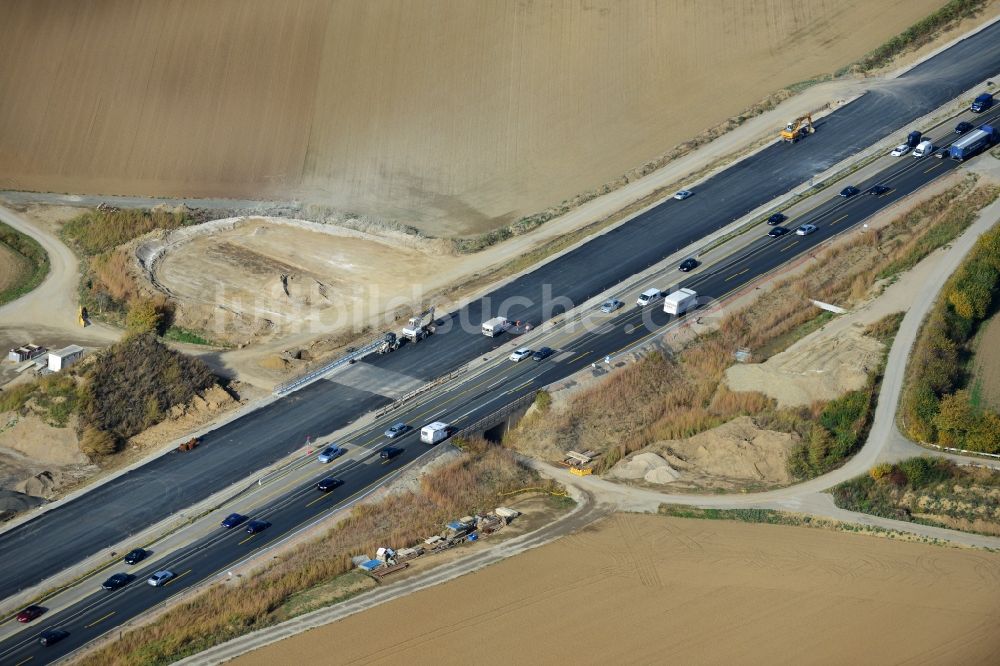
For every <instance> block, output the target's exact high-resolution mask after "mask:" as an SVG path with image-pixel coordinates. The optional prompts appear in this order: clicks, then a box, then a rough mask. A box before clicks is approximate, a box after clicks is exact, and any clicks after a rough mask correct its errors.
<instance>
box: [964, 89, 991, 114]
mask: <svg viewBox="0 0 1000 666" xmlns="http://www.w3.org/2000/svg"><path fill="white" fill-rule="evenodd" d="M991 106H993V95H992V94H991V93H983V94H982V95H980V96H979V97H977V98H976V99H974V100H973V101H972V106H970V107H969V111H972V112H973V113H982V112H983V111H986V110H987V109H989V108H990V107H991Z"/></svg>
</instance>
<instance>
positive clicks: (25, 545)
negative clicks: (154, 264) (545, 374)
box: [0, 24, 1000, 597]
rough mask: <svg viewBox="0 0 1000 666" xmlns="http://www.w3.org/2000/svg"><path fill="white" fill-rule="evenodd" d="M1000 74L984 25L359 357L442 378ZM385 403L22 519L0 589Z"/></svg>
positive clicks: (169, 461)
mask: <svg viewBox="0 0 1000 666" xmlns="http://www.w3.org/2000/svg"><path fill="white" fill-rule="evenodd" d="M998 71H1000V24H994V25H993V26H991V27H989V28H987V29H985V30H983V31H981V32H979V33H978V34H976V35H974V36H972V37H970V38H968V39H966V40H964V41H962V42H959V43H958V44H956V45H955V46H953V47H952V48H950V49H948V50H946V51H944V52H942V53H940V54H938V55H937V56H935V57H934V58H931V59H929V60H927V61H925V62H924V63H922V64H920V65H918V66H917V67H915V68H913V69H912V70H910V71H909V72H907V73H906V74H905V75H904V76H902V77H900V78H899V79H896V80H894V81H892V82H890V83H888V84H887V85H886V86H884V87H882V88H879V89H878V90H876V91H872V92H869V93H867V94H866V95H864V96H863V97H861V98H860V99H858V100H856V101H854V102H852V103H850V104H848V105H845V106H844V107H842V108H840V109H838V110H837V111H835V112H833V113H831V114H830V115H829V116H827V117H826V118H824V119H822V121H820V122H819V123H818V124H817V127H818V129H817V132H816V134H814V135H812V136H810V137H809V138H808V139H807V140H804V141H801V142H799V143H798V144H795V145H784V144H778V143H776V144H775V145H774V146H772V147H770V148H767V149H765V150H763V151H761V152H759V153H757V154H755V155H753V156H752V157H750V158H748V159H746V160H743V161H741V162H739V163H737V164H735V165H733V166H732V167H731V168H729V169H727V170H725V171H723V172H721V173H719V174H718V175H716V176H714V177H712V178H711V179H709V180H707V181H705V182H704V183H702V184H701V185H699V186H698V187H697V188H696V194H695V195H694V196H693V197H691V198H690V199H688V200H686V201H674V200H667V201H666V202H664V203H663V204H661V205H659V206H657V207H655V208H654V209H652V210H649V211H647V212H645V213H643V214H641V215H639V216H637V217H636V218H634V219H633V220H630V221H629V222H627V223H625V224H623V225H621V226H619V227H617V228H615V229H614V230H612V231H609V232H608V233H605V234H603V235H601V236H599V237H597V238H595V239H593V240H591V241H590V242H588V243H586V244H584V245H582V246H580V247H579V248H577V249H575V250H573V251H572V252H569V253H567V254H565V255H563V256H561V257H559V258H558V259H556V260H553V261H551V262H549V263H547V264H544V265H542V266H540V267H538V268H537V269H536V270H534V271H532V272H530V273H528V274H526V275H524V276H522V277H520V278H518V279H516V280H514V281H512V282H510V283H508V284H506V285H503V286H502V287H500V288H498V289H497V290H495V291H494V292H492V293H491V294H489V295H488V296H486V297H484V298H483V299H482V300H477V301H475V302H473V303H471V304H469V305H468V306H467V307H466V308H463V309H462V310H461V311H460V312H458V313H453V314H452V316H450V317H449V321H451V322H459V321H461V322H465V323H466V324H467V326H465V327H461V326H453V327H452V328H451V330H450V331H441V332H439V334H437V335H435V336H432V337H431V338H430V339H428V340H426V341H424V342H422V343H420V344H419V345H415V346H410V347H407V348H404V349H401V350H400V351H398V352H395V353H393V354H389V355H387V356H384V357H379V358H374V359H372V360H370V361H369V363H370V364H371V365H373V366H376V367H378V368H379V369H381V370H382V371H389V372H397V373H401V374H402V375H405V376H407V377H413V378H416V379H420V380H431V379H434V378H436V377H439V376H442V375H445V374H447V373H448V372H449V371H451V370H452V369H454V368H457V367H459V366H461V365H462V364H464V363H466V362H467V361H468V360H470V359H472V358H475V357H477V356H480V355H483V354H486V353H488V352H490V351H491V350H492V349H493V348H494V347H495V346H497V345H499V344H501V343H502V342H505V340H503V339H500V340H491V339H489V338H485V337H483V336H481V335H479V334H478V332H477V328H478V326H479V323H480V322H482V321H483V320H484V319H487V318H488V316H487V315H493V314H496V313H498V312H500V313H501V314H507V315H509V316H510V317H511V318H515V319H523V320H527V321H531V322H533V323H536V324H537V323H540V322H542V321H545V320H547V319H549V318H550V317H552V316H554V315H555V314H558V313H559V312H561V311H562V310H563V309H566V308H568V307H571V305H572V304H574V303H582V302H584V301H586V300H587V299H588V298H590V297H592V296H593V295H596V294H599V293H601V292H603V291H605V290H606V289H609V288H611V287H613V286H614V285H616V284H619V283H620V282H621V281H622V280H624V279H626V278H628V277H629V276H632V275H635V274H636V273H638V272H640V271H642V270H644V269H646V268H647V267H649V266H651V265H653V264H655V263H657V262H658V261H660V260H661V259H663V258H664V257H666V256H669V255H670V254H672V253H673V252H675V251H677V250H678V249H680V248H683V247H686V246H688V245H690V244H692V243H695V242H697V241H698V239H700V238H703V237H704V236H705V235H707V234H709V233H711V232H713V231H715V230H717V229H719V228H722V227H724V226H725V225H727V224H729V223H730V222H732V221H733V220H735V219H738V218H739V217H740V216H742V215H743V214H745V213H746V212H747V211H750V210H753V209H755V208H757V207H758V206H761V205H764V204H766V203H767V202H768V201H771V200H772V199H774V198H775V197H777V196H780V195H781V194H784V193H785V192H787V191H788V190H789V189H791V188H793V187H795V186H797V185H799V184H801V183H803V182H805V181H807V180H808V179H809V178H810V177H812V176H814V175H815V174H817V173H820V172H822V171H823V170H824V169H826V168H828V167H829V166H831V165H833V164H836V163H837V162H838V161H840V160H841V159H843V158H845V157H848V156H849V155H851V154H854V153H855V152H857V151H858V150H860V149H863V148H864V147H866V146H868V145H870V144H871V143H873V142H874V141H876V140H879V139H881V138H882V137H883V136H885V135H886V134H887V133H890V132H892V131H895V130H897V129H899V128H904V126H905V125H906V123H907V122H909V121H910V120H911V119H913V118H916V117H919V116H921V115H923V114H925V113H928V112H930V111H931V110H933V109H935V108H937V107H938V106H939V105H940V104H942V103H944V102H946V101H948V100H949V99H951V98H953V97H954V96H955V95H957V94H959V93H960V92H962V91H963V90H965V89H967V88H969V87H970V86H972V85H973V84H975V83H977V82H979V81H981V80H982V79H983V78H984V77H985V76H988V75H991V74H992V73H995V72H998ZM831 222H832V220H831ZM786 242H787V241H786ZM806 245H807V243H806V242H801V243H800V246H801V247H805V246H806ZM790 253H791V250H789V251H787V252H785V253H784V254H790ZM782 257H784V255H782ZM759 261H766V256H765V255H762V256H761V257H760V259H759ZM761 268H763V265H761ZM753 273H754V271H750V272H749V273H748V274H747V275H746V277H748V278H749V277H751V276H752V274H753ZM504 306H508V307H507V308H506V310H504V309H503V307H504ZM388 402H390V398H388V397H386V396H384V395H379V394H377V393H373V392H369V391H365V390H361V389H357V388H354V387H351V386H347V385H345V384H342V383H337V382H334V381H321V382H317V383H315V384H312V385H311V386H309V387H307V388H305V389H303V390H300V391H298V392H296V393H294V394H292V395H290V396H288V397H286V398H283V399H281V400H279V401H277V402H275V403H273V404H271V405H269V406H267V407H265V408H263V409H261V410H258V411H255V412H253V413H251V414H248V415H246V416H244V417H242V418H240V419H238V420H237V421H234V422H232V423H229V424H227V425H225V426H222V427H220V428H219V429H217V430H215V431H213V432H211V433H209V434H208V435H207V436H206V437H205V438H204V442H203V444H204V445H203V446H202V447H200V448H199V449H198V450H197V451H195V452H194V453H193V455H192V454H188V455H167V456H164V457H160V458H157V459H155V460H153V461H151V462H150V463H148V464H147V465H144V466H142V467H140V468H138V469H135V470H133V471H131V472H129V473H128V474H125V475H123V476H121V477H118V478H117V479H115V480H113V481H111V482H109V483H107V484H105V485H103V486H100V487H98V488H95V489H94V490H93V491H92V492H89V493H86V494H85V495H83V496H81V497H79V498H77V499H75V500H73V501H71V502H68V503H66V504H64V505H63V506H60V507H58V508H56V509H54V510H52V511H49V512H47V513H44V514H42V515H41V516H39V517H37V518H35V519H33V520H31V521H28V522H26V523H23V524H21V525H19V526H17V527H15V528H13V529H11V530H9V531H7V532H6V533H4V534H2V535H0V558H2V559H3V561H4V562H5V563H6V564H7V566H6V567H4V569H3V570H2V571H0V595H2V596H4V597H6V596H9V595H11V594H13V593H15V592H17V591H18V590H21V589H24V588H26V587H30V586H32V585H34V584H36V583H38V582H40V581H42V580H44V579H45V578H47V577H49V576H51V575H53V574H55V573H56V572H58V571H60V570H62V569H64V568H65V567H67V566H70V565H72V564H74V563H76V562H79V561H81V560H82V559H84V558H85V557H87V556H89V555H92V554H94V553H96V552H99V551H100V550H102V549H104V548H107V547H108V545H109V544H116V543H119V542H120V541H122V540H124V539H127V538H128V536H129V535H130V534H132V533H135V532H137V531H139V530H141V529H142V528H144V527H146V526H147V525H149V524H152V523H156V522H158V521H160V520H163V519H164V518H166V517H168V516H170V515H172V514H174V513H176V512H178V511H181V510H182V509H184V508H185V507H187V506H189V505H191V504H193V503H196V502H198V501H200V500H202V499H204V498H206V497H208V496H209V495H211V494H212V493H214V492H216V491H218V490H219V489H221V488H224V487H226V486H228V485H230V484H232V483H235V482H237V481H239V480H240V479H243V478H246V477H247V476H248V475H250V474H252V473H253V472H254V471H256V470H259V469H262V468H264V467H266V466H268V465H270V464H272V463H273V462H275V461H277V460H279V459H281V458H283V457H284V456H286V455H288V454H289V453H291V452H293V451H295V450H297V449H298V448H300V447H301V446H302V445H303V443H304V442H305V441H306V437H307V436H310V435H311V436H313V437H318V436H321V435H323V434H325V433H329V432H333V431H334V430H336V429H338V428H341V427H343V426H345V425H347V424H349V423H351V422H352V421H354V420H355V419H356V418H357V417H358V416H360V415H361V414H364V413H366V412H369V411H371V410H373V409H376V408H378V407H380V406H382V405H385V404H387V403H388Z"/></svg>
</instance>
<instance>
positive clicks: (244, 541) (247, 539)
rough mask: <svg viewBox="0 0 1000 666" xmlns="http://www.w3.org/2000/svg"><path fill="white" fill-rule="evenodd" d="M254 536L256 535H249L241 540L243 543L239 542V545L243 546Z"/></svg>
mask: <svg viewBox="0 0 1000 666" xmlns="http://www.w3.org/2000/svg"><path fill="white" fill-rule="evenodd" d="M255 536H257V535H256V534H251V535H250V536H248V537H247V538H246V539H243V541H240V543H239V545H240V546H242V545H243V544H245V543H246V542H247V541H249V540H250V539H252V538H254V537H255Z"/></svg>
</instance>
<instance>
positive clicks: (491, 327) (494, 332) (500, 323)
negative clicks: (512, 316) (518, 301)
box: [483, 317, 507, 338]
mask: <svg viewBox="0 0 1000 666" xmlns="http://www.w3.org/2000/svg"><path fill="white" fill-rule="evenodd" d="M506 330H507V318H506V317H493V319H489V320H487V321H484V322H483V335H485V336H486V337H488V338H495V337H496V336H498V335H500V334H501V333H503V332H504V331H506Z"/></svg>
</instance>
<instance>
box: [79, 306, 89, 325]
mask: <svg viewBox="0 0 1000 666" xmlns="http://www.w3.org/2000/svg"><path fill="white" fill-rule="evenodd" d="M76 319H77V321H78V322H79V323H80V326H84V327H86V326H87V324H89V323H90V319H89V318H88V317H87V308H85V307H83V306H82V305H81V306H80V309H79V310H77V311H76Z"/></svg>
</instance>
